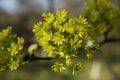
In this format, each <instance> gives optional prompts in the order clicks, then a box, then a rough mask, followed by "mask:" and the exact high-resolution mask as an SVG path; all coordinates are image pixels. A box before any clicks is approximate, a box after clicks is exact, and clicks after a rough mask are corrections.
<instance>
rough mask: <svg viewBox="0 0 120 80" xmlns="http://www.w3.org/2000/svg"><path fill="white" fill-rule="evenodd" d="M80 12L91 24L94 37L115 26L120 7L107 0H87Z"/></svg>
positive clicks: (119, 15) (119, 14)
mask: <svg viewBox="0 0 120 80" xmlns="http://www.w3.org/2000/svg"><path fill="white" fill-rule="evenodd" d="M82 14H83V16H85V17H86V18H87V19H88V21H89V22H90V24H91V25H92V27H93V31H94V34H96V37H99V36H102V35H103V34H104V33H105V32H106V31H107V30H108V29H109V30H110V29H112V28H113V27H114V26H115V23H116V22H117V20H118V19H119V17H120V8H119V7H117V6H115V5H113V4H112V3H111V2H110V1H109V0H87V1H86V2H85V9H84V11H83V13H82Z"/></svg>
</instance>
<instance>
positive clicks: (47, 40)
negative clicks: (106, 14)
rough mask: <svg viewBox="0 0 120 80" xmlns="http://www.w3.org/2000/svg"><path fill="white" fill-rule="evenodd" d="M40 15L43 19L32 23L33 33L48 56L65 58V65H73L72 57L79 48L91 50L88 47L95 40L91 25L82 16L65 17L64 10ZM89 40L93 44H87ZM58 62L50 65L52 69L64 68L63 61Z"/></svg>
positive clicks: (61, 69) (62, 69)
mask: <svg viewBox="0 0 120 80" xmlns="http://www.w3.org/2000/svg"><path fill="white" fill-rule="evenodd" d="M42 16H43V19H44V21H43V22H42V21H40V22H38V23H37V24H36V25H34V27H33V33H34V34H35V37H36V39H37V41H38V43H39V45H40V46H41V47H43V49H44V51H45V53H46V54H48V57H52V58H59V59H65V63H64V64H65V65H67V66H75V64H74V63H73V61H72V58H73V57H76V56H77V54H78V53H79V51H78V49H79V48H82V49H86V50H87V52H89V53H90V52H92V51H91V50H90V49H91V47H92V46H94V42H95V40H94V38H93V36H92V35H91V34H92V32H91V26H90V25H89V24H88V22H87V21H86V19H85V18H84V17H82V16H81V15H79V16H78V17H75V18H66V16H67V12H66V11H65V10H61V11H57V12H56V13H55V14H53V13H49V12H48V13H43V15H42ZM89 33H90V34H89ZM89 40H90V41H91V43H92V44H93V45H91V46H89V45H88V41H89ZM59 63H60V62H57V63H55V64H54V65H53V66H52V70H53V71H55V72H59V71H64V70H65V67H64V65H63V63H60V64H59ZM74 69H75V68H74ZM75 72H76V71H74V72H73V74H75Z"/></svg>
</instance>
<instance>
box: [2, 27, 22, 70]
mask: <svg viewBox="0 0 120 80" xmlns="http://www.w3.org/2000/svg"><path fill="white" fill-rule="evenodd" d="M11 31H12V27H10V26H8V27H7V28H6V29H3V30H2V31H0V71H3V70H6V69H8V68H9V69H10V70H15V69H17V67H18V66H19V65H20V64H21V62H22V59H23V57H24V54H23V51H22V49H23V43H24V39H23V38H22V37H16V35H14V34H11Z"/></svg>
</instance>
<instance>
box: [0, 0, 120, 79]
mask: <svg viewBox="0 0 120 80" xmlns="http://www.w3.org/2000/svg"><path fill="white" fill-rule="evenodd" d="M84 1H85V0H0V29H2V28H5V27H6V26H8V25H11V26H13V27H14V28H13V32H14V33H17V34H18V35H20V36H22V37H24V38H25V41H26V42H25V46H26V47H28V46H29V45H30V44H31V43H34V42H35V40H34V38H33V33H32V32H31V30H32V27H33V26H34V24H35V23H37V22H38V21H39V20H42V18H41V13H42V12H47V11H50V12H55V11H56V10H58V9H65V10H67V11H68V16H69V17H74V16H76V15H77V14H79V13H80V12H81V11H82V10H83V7H84V4H83V3H84ZM113 3H115V4H116V5H118V6H120V0H113ZM118 25H120V23H118ZM110 36H115V37H117V38H120V27H117V28H114V29H113V31H112V32H111V33H110ZM101 53H102V54H103V55H104V57H101V56H100V55H98V54H96V55H95V58H94V59H91V60H88V59H85V58H83V59H75V60H76V61H77V60H82V62H83V69H82V71H81V72H80V73H79V74H78V75H76V76H72V75H71V72H70V69H68V70H67V71H65V72H63V73H54V72H52V71H51V68H50V67H51V65H52V62H53V61H34V62H31V63H29V64H25V65H22V66H21V67H19V68H18V69H17V70H15V71H9V70H8V71H3V72H0V80H117V79H118V80H119V79H120V42H116V43H109V44H106V45H104V46H102V47H101ZM117 77H118V78H117ZM115 78H117V79H115Z"/></svg>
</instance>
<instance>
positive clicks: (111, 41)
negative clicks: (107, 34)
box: [100, 38, 120, 46]
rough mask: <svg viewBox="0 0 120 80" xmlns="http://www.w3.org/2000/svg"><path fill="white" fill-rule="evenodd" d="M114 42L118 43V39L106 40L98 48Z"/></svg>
mask: <svg viewBox="0 0 120 80" xmlns="http://www.w3.org/2000/svg"><path fill="white" fill-rule="evenodd" d="M114 42H120V39H115V38H106V39H104V40H103V41H102V42H100V46H102V45H104V44H106V43H114Z"/></svg>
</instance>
